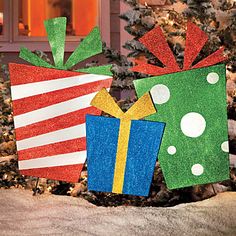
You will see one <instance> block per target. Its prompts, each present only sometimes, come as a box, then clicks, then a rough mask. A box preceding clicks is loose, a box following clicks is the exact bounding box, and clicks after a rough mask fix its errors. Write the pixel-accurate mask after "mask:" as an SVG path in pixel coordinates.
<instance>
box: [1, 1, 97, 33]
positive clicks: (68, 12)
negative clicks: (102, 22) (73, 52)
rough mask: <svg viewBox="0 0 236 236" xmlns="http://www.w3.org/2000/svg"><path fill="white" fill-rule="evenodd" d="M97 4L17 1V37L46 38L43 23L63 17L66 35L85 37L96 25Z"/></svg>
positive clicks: (94, 2) (93, 2)
mask: <svg viewBox="0 0 236 236" xmlns="http://www.w3.org/2000/svg"><path fill="white" fill-rule="evenodd" d="M0 2H1V1H0ZM98 2H99V0H19V21H18V31H19V35H21V36H46V32H45V29H44V25H43V21H44V20H46V19H50V18H54V17H59V16H65V17H67V29H66V34H67V35H70V36H85V35H87V34H88V33H89V32H90V31H91V29H92V28H93V27H94V26H96V25H98V5H99V4H98ZM0 6H1V5H0ZM0 11H1V8H0Z"/></svg>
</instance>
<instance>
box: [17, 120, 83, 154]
mask: <svg viewBox="0 0 236 236" xmlns="http://www.w3.org/2000/svg"><path fill="white" fill-rule="evenodd" d="M85 136H86V128H85V123H83V124H80V125H76V126H72V127H69V128H66V129H61V130H57V131H53V132H50V133H46V134H41V135H38V136H34V137H32V138H27V139H22V140H20V141H16V145H17V150H18V151H20V150H24V149H28V148H33V147H39V146H43V145H47V144H52V143H58V142H62V141H67V140H71V139H75V138H81V137H85Z"/></svg>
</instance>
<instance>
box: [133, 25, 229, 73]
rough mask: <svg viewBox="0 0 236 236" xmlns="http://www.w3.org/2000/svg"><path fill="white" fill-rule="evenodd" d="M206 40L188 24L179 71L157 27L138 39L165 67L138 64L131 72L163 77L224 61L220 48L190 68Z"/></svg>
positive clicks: (195, 28)
mask: <svg viewBox="0 0 236 236" xmlns="http://www.w3.org/2000/svg"><path fill="white" fill-rule="evenodd" d="M207 40H208V36H207V34H205V33H204V32H203V31H202V30H201V29H199V28H198V27H197V26H196V25H195V24H193V23H192V22H188V24H187V33H186V45H185V54H184V65H183V69H181V68H180V67H179V65H178V64H177V62H176V60H175V57H174V55H173V53H172V51H171V49H170V47H169V45H168V43H167V41H166V39H165V36H164V34H163V32H162V30H161V28H160V27H159V26H158V27H156V28H154V29H153V30H151V31H150V32H148V33H147V34H145V35H144V36H143V37H142V38H140V39H139V41H140V42H141V43H142V44H143V45H144V46H145V47H146V48H147V49H148V50H149V51H150V52H151V53H152V54H154V55H155V56H156V57H157V58H158V59H159V60H160V61H161V62H162V63H163V64H164V65H165V67H164V68H162V67H159V66H155V65H151V64H147V63H142V62H141V63H140V62H139V64H138V65H137V66H134V67H132V68H131V70H132V71H136V72H140V73H144V74H149V75H163V74H169V73H174V72H178V71H184V70H190V69H196V68H200V67H206V66H211V65H214V64H217V63H219V62H221V61H224V60H225V59H226V57H225V56H224V55H223V52H224V48H223V47H221V48H220V49H218V50H217V51H215V52H214V53H212V54H211V55H209V56H208V57H206V58H205V59H203V60H201V61H200V62H198V63H197V64H196V65H194V66H192V63H193V62H194V60H195V58H196V57H197V55H198V53H199V52H200V51H201V49H202V48H203V46H204V45H205V43H206V42H207Z"/></svg>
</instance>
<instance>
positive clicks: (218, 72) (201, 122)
mask: <svg viewBox="0 0 236 236" xmlns="http://www.w3.org/2000/svg"><path fill="white" fill-rule="evenodd" d="M134 86H135V89H136V92H137V95H138V97H141V96H142V95H143V94H144V93H146V92H148V91H150V93H151V95H152V99H153V102H154V103H155V106H156V109H157V113H156V114H154V115H151V116H149V117H147V118H146V119H147V120H150V121H159V122H165V123H166V129H165V132H164V136H163V140H162V144H161V149H160V153H159V162H160V165H161V168H162V170H163V174H164V177H165V181H166V184H167V187H168V188H169V189H176V188H182V187H187V186H192V185H197V184H206V183H213V182H218V181H223V180H226V179H228V178H229V157H228V129H227V110H226V78H225V65H222V64H221V65H216V66H211V67H205V68H200V69H194V70H188V71H183V72H177V73H173V74H167V75H162V76H155V77H150V78H145V79H139V80H136V81H134Z"/></svg>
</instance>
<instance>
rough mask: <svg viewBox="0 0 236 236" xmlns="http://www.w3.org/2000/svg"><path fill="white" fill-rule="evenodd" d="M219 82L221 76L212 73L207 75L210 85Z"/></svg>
mask: <svg viewBox="0 0 236 236" xmlns="http://www.w3.org/2000/svg"><path fill="white" fill-rule="evenodd" d="M218 80H219V75H218V74H217V73H215V72H211V73H209V74H208V75H207V82H208V83H210V84H216V83H217V82H218Z"/></svg>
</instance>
